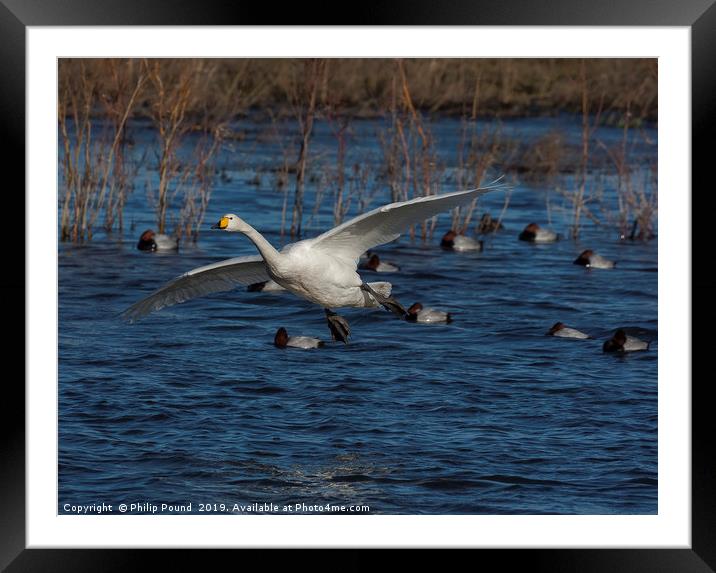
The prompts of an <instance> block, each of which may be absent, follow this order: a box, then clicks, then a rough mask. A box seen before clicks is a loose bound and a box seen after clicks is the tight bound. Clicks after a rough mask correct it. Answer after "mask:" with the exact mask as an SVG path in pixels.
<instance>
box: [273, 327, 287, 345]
mask: <svg viewBox="0 0 716 573" xmlns="http://www.w3.org/2000/svg"><path fill="white" fill-rule="evenodd" d="M273 343H274V344H275V345H276V346H278V347H279V348H286V345H287V344H288V332H287V331H286V329H285V328H284V327H283V326H282V327H281V328H279V329H278V330H277V331H276V336H274V338H273Z"/></svg>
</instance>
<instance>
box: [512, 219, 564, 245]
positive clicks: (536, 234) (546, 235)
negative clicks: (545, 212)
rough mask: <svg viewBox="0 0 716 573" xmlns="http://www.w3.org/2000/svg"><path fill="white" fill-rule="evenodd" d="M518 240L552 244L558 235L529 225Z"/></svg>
mask: <svg viewBox="0 0 716 573" xmlns="http://www.w3.org/2000/svg"><path fill="white" fill-rule="evenodd" d="M519 239H520V241H528V242H530V243H554V242H555V241H556V240H558V239H559V235H558V234H557V233H555V232H554V231H550V230H549V229H543V228H542V227H540V226H539V225H538V224H537V223H530V224H529V225H527V226H526V227H525V228H524V229H523V231H522V232H521V233H520V236H519Z"/></svg>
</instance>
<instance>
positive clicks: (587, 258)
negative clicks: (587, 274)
mask: <svg viewBox="0 0 716 573" xmlns="http://www.w3.org/2000/svg"><path fill="white" fill-rule="evenodd" d="M573 263H574V264H575V265H582V266H583V267H587V268H589V269H613V268H614V267H615V266H616V263H615V262H614V261H609V260H607V259H605V258H604V257H602V256H601V255H598V254H597V253H595V252H594V251H592V250H591V249H587V250H586V251H582V254H580V255H579V256H578V257H577V258H576V259H574V261H573Z"/></svg>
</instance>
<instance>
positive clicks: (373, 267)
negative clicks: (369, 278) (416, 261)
mask: <svg viewBox="0 0 716 573" xmlns="http://www.w3.org/2000/svg"><path fill="white" fill-rule="evenodd" d="M368 255H369V258H368V260H367V261H366V262H364V263H361V265H360V269H361V270H364V271H374V272H376V273H397V272H398V271H399V270H400V267H399V266H398V265H394V264H392V263H386V262H384V261H381V260H380V257H379V256H378V255H376V254H375V253H368Z"/></svg>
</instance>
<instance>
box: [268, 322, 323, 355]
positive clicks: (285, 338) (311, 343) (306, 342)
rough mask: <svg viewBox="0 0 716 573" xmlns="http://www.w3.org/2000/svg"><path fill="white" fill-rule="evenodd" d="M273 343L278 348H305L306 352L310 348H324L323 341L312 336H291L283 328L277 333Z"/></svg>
mask: <svg viewBox="0 0 716 573" xmlns="http://www.w3.org/2000/svg"><path fill="white" fill-rule="evenodd" d="M273 343H274V346H276V347H277V348H287V347H290V348H303V349H304V350H307V349H309V348H320V347H321V346H323V341H322V340H319V339H318V338H313V337H311V336H289V335H288V332H287V331H286V329H285V328H284V327H283V326H282V327H281V328H279V329H278V330H277V331H276V336H274V339H273Z"/></svg>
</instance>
